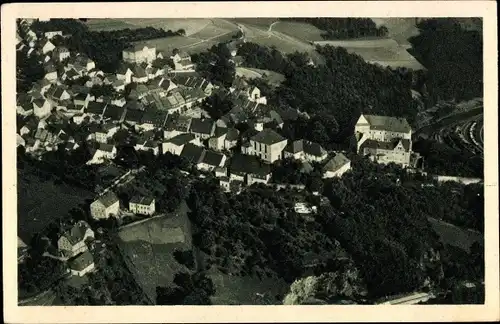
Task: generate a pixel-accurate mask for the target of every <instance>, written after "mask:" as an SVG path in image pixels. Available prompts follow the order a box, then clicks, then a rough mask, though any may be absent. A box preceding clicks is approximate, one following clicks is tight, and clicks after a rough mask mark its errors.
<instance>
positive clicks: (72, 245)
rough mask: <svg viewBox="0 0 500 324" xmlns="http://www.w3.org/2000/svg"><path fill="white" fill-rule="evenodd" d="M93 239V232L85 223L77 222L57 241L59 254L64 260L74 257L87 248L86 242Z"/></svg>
mask: <svg viewBox="0 0 500 324" xmlns="http://www.w3.org/2000/svg"><path fill="white" fill-rule="evenodd" d="M93 238H94V231H92V229H91V228H90V226H89V224H87V222H85V221H79V222H78V223H76V224H75V225H74V226H73V227H72V228H71V229H70V230H69V231H67V232H65V233H64V234H63V235H62V236H61V237H60V238H59V240H58V241H57V248H58V249H59V253H60V254H61V255H62V256H63V257H66V258H71V257H74V256H75V255H78V254H80V253H82V252H84V251H86V250H87V249H88V248H87V243H86V242H87V240H88V239H93Z"/></svg>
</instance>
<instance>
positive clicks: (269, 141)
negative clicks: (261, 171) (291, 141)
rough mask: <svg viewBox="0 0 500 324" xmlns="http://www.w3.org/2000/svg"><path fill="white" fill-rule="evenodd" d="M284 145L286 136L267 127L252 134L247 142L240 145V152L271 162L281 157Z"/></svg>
mask: <svg viewBox="0 0 500 324" xmlns="http://www.w3.org/2000/svg"><path fill="white" fill-rule="evenodd" d="M286 145H287V139H286V138H284V137H283V136H281V135H280V134H278V133H276V132H275V131H273V130H271V129H268V128H267V129H264V130H263V131H261V132H259V133H257V134H256V135H254V136H252V137H251V138H250V141H249V142H248V144H247V145H244V146H242V153H243V154H247V155H256V156H258V157H260V158H261V159H262V160H264V161H266V162H268V163H273V162H274V161H277V160H279V159H281V156H282V152H283V149H284V148H285V147H286Z"/></svg>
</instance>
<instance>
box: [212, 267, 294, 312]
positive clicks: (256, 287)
mask: <svg viewBox="0 0 500 324" xmlns="http://www.w3.org/2000/svg"><path fill="white" fill-rule="evenodd" d="M207 275H208V276H209V277H210V278H211V279H212V281H213V283H214V286H215V290H216V293H215V295H214V296H212V297H211V300H212V303H213V304H214V305H279V304H281V303H282V300H283V297H284V295H285V294H286V293H288V291H289V287H290V285H288V284H287V283H286V282H284V281H282V280H279V279H270V278H264V279H263V280H259V279H257V278H250V277H237V276H230V275H226V274H223V273H221V272H220V271H218V270H216V269H214V268H212V269H211V270H210V271H209V272H208V274H207ZM257 294H259V295H257Z"/></svg>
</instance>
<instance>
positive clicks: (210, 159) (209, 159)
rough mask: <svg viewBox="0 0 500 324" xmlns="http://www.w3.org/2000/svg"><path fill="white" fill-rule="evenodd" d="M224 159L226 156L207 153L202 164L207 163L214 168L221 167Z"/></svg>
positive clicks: (211, 152) (212, 152)
mask: <svg viewBox="0 0 500 324" xmlns="http://www.w3.org/2000/svg"><path fill="white" fill-rule="evenodd" d="M223 158H224V154H221V153H217V152H214V151H206V152H205V156H204V157H203V160H202V161H201V163H205V164H208V165H212V166H219V165H220V164H221V162H222V159H223Z"/></svg>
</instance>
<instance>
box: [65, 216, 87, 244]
mask: <svg viewBox="0 0 500 324" xmlns="http://www.w3.org/2000/svg"><path fill="white" fill-rule="evenodd" d="M88 229H90V226H89V224H87V222H85V221H79V222H78V223H76V224H75V225H74V226H73V227H72V228H71V230H69V231H67V232H66V233H64V236H65V237H66V238H67V239H68V241H69V242H70V243H71V244H73V245H75V244H76V243H78V242H81V241H82V240H83V238H84V237H85V232H86V231H87V230H88Z"/></svg>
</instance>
